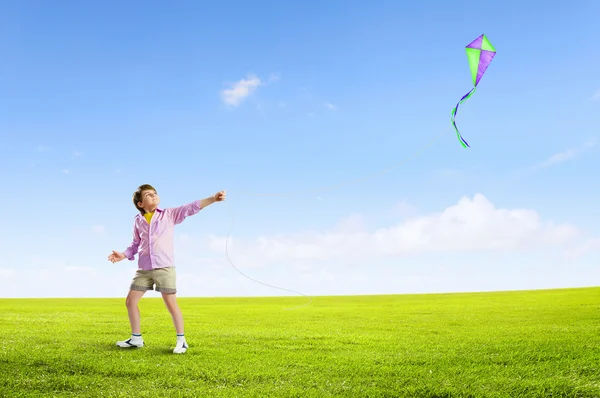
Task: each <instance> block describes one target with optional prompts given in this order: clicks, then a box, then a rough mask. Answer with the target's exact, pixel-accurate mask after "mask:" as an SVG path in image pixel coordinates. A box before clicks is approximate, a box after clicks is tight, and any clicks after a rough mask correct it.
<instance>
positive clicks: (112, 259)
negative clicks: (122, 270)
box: [108, 250, 125, 263]
mask: <svg viewBox="0 0 600 398" xmlns="http://www.w3.org/2000/svg"><path fill="white" fill-rule="evenodd" d="M124 259H125V254H124V253H119V252H117V251H114V250H113V252H112V254H111V255H110V256H108V261H110V262H111V263H117V262H119V261H121V260H124Z"/></svg>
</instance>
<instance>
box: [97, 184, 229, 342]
mask: <svg viewBox="0 0 600 398" xmlns="http://www.w3.org/2000/svg"><path fill="white" fill-rule="evenodd" d="M223 200H225V191H220V192H217V193H216V194H215V195H214V196H211V197H208V198H206V199H202V200H196V201H194V202H191V203H188V204H186V205H183V206H179V207H172V208H167V209H161V208H159V207H158V204H159V203H160V198H159V197H158V194H157V193H156V190H155V189H154V187H152V186H151V185H148V184H145V185H141V186H140V187H139V188H138V189H137V190H136V191H135V192H134V194H133V204H134V206H135V207H136V209H138V211H139V212H140V214H138V215H137V216H136V217H135V220H134V224H133V242H132V243H131V245H129V247H128V248H127V249H125V251H124V252H122V253H120V252H117V251H114V250H113V252H112V254H111V255H109V256H108V260H109V261H111V262H113V263H115V262H118V261H121V260H124V259H125V258H127V259H129V260H130V261H132V260H134V258H135V254H136V253H138V252H139V259H138V270H137V272H136V274H135V276H134V278H133V281H132V282H131V285H130V287H129V294H128V295H127V299H126V300H125V305H126V307H127V313H128V315H129V323H130V324H131V338H129V339H127V340H124V341H118V342H117V346H119V347H124V348H125V347H143V346H144V340H143V339H142V334H141V332H140V310H139V308H138V302H139V301H140V299H141V298H142V296H143V295H144V293H145V292H146V291H147V290H153V286H154V285H155V284H156V291H158V292H160V293H161V295H162V298H163V300H164V302H165V305H166V306H167V309H168V310H169V313H170V314H171V318H172V319H173V325H174V326H175V331H176V332H177V342H176V344H175V349H174V350H173V353H175V354H183V353H184V352H186V350H187V349H188V344H187V342H186V341H185V334H184V332H183V316H182V315H181V310H180V309H179V306H178V305H177V298H176V293H177V288H176V283H175V282H176V277H175V264H174V262H173V257H174V256H173V229H174V227H175V225H177V224H180V223H182V222H183V220H184V219H185V218H186V217H189V216H193V215H194V214H197V213H198V212H199V211H200V210H201V209H204V208H205V207H206V206H208V205H210V204H212V203H214V202H220V201H223Z"/></svg>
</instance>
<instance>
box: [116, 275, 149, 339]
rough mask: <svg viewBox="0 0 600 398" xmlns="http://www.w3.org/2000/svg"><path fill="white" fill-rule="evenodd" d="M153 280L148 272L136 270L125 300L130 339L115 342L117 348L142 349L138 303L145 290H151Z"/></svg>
mask: <svg viewBox="0 0 600 398" xmlns="http://www.w3.org/2000/svg"><path fill="white" fill-rule="evenodd" d="M153 283H154V282H153V280H152V278H151V277H150V275H149V273H148V271H141V270H138V271H137V272H136V274H135V277H134V278H133V281H132V282H131V286H130V287H129V293H128V294H127V298H126V299H125V306H126V307H127V315H128V316H129V324H130V325H131V338H129V339H127V340H123V341H117V345H118V346H119V347H143V346H144V340H143V339H142V334H141V327H140V319H141V315H140V309H139V307H138V303H139V302H140V299H141V298H142V296H143V295H144V294H145V293H146V291H147V290H152V288H153Z"/></svg>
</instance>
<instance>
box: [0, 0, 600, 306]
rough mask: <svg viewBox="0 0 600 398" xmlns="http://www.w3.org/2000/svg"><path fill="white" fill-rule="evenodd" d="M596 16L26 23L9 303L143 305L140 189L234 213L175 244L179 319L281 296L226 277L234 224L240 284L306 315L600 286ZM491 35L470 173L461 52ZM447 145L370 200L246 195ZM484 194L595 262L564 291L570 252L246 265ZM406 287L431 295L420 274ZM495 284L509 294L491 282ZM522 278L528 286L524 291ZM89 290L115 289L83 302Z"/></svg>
mask: <svg viewBox="0 0 600 398" xmlns="http://www.w3.org/2000/svg"><path fill="white" fill-rule="evenodd" d="M598 15H600V3H599V2H597V1H591V0H590V1H577V2H567V3H555V4H553V5H552V7H549V6H547V2H542V1H529V2H526V3H523V2H517V1H503V2H485V1H462V2H460V1H459V2H451V3H448V2H433V1H424V2H415V3H414V4H409V5H407V4H403V3H402V2H396V1H377V2H372V3H369V4H367V3H366V2H348V1H330V2H326V4H325V3H323V2H316V1H313V2H310V1H309V2H295V3H290V2H281V3H280V4H276V3H274V2H266V1H257V2H252V4H250V3H247V2H233V1H222V2H218V4H217V3H214V4H208V3H204V4H200V2H192V1H187V2H185V1H184V2H177V4H175V3H172V4H166V3H161V2H128V3H127V4H125V3H123V2H116V1H106V2H76V1H63V2H60V4H58V5H57V3H52V2H43V1H30V2H12V3H8V2H5V3H3V4H2V5H1V6H0V50H1V52H2V54H3V57H2V58H3V61H2V62H1V63H0V86H1V87H2V89H1V90H0V109H2V112H0V132H1V133H2V137H3V145H2V147H1V149H0V150H1V156H0V170H2V171H1V173H2V187H3V188H2V195H0V196H1V199H0V201H1V204H2V205H3V206H2V208H3V209H4V210H5V214H4V216H3V228H2V229H1V232H0V238H1V239H0V249H2V251H3V253H6V258H5V261H4V262H3V265H1V266H0V275H2V276H3V278H4V279H5V283H6V281H7V280H9V281H10V282H9V283H8V284H9V285H10V286H11V287H10V288H9V289H8V290H7V291H4V292H2V293H0V296H2V295H4V296H7V297H21V296H24V297H32V296H42V297H45V296H88V295H89V296H113V295H114V296H122V295H124V294H125V293H126V289H127V286H128V284H129V280H130V278H131V277H132V276H133V272H134V271H135V263H130V262H127V261H125V262H121V263H117V264H110V263H108V262H107V260H106V257H107V256H108V254H109V253H110V251H111V250H113V249H116V250H124V249H125V247H127V245H128V244H129V242H130V240H131V227H132V225H133V217H134V216H135V214H136V210H135V208H134V207H133V204H132V203H131V194H132V192H133V191H134V190H135V188H136V187H137V186H138V185H140V184H143V183H150V184H153V185H154V186H156V187H157V189H158V191H159V193H160V194H161V196H162V205H163V206H176V205H180V204H183V203H187V202H189V201H191V200H195V199H201V198H204V197H206V196H208V195H212V194H213V193H215V192H217V191H218V190H221V189H226V190H227V191H228V202H227V203H226V204H215V205H214V206H212V207H210V208H208V209H206V211H203V212H202V213H201V214H199V215H197V216H194V217H193V218H192V219H189V220H186V222H184V223H183V224H181V225H180V226H178V227H177V232H178V233H180V234H181V235H179V236H178V238H177V239H178V240H177V243H176V247H177V251H178V253H181V255H179V254H176V256H179V257H178V258H180V259H181V260H177V261H180V262H178V264H177V266H178V270H181V271H180V274H179V275H180V280H181V288H180V292H181V294H182V295H194V296H204V295H238V294H241V295H271V294H282V293H281V292H279V291H276V290H268V289H267V288H264V287H262V286H260V285H257V284H253V282H250V281H248V280H244V279H240V278H241V277H240V276H239V274H235V271H234V270H232V268H230V267H229V264H228V263H227V262H226V258H225V253H224V252H223V251H222V248H223V242H224V241H223V239H224V237H225V236H226V234H227V232H228V231H229V228H230V226H231V212H234V214H235V228H234V231H233V239H234V240H235V239H241V240H243V239H245V240H246V241H245V244H246V245H245V246H244V244H242V243H241V241H240V244H239V246H236V248H235V253H236V255H237V257H236V258H237V260H236V266H237V267H238V268H240V269H242V270H246V271H247V273H248V274H250V275H252V276H253V277H255V278H257V279H259V280H263V281H265V282H267V283H275V284H279V286H285V287H286V288H290V289H300V290H303V291H306V292H307V293H314V294H338V293H339V294H361V293H403V292H411V291H432V292H433V291H436V292H437V291H450V290H486V289H504V290H506V289H512V288H535V287H544V286H549V287H561V286H564V287H567V286H575V285H577V286H579V285H586V286H587V285H594V284H598V282H599V281H600V273H599V272H598V271H597V267H596V268H594V266H593V265H594V264H598V262H599V261H600V241H598V237H600V227H599V226H598V223H597V220H598V219H600V210H598V206H597V203H598V198H599V193H600V188H599V185H598V184H597V183H596V180H597V173H598V170H600V156H598V145H597V139H598V134H599V132H600V131H599V130H600V129H599V126H600V41H599V40H598V39H597V38H598V37H600V24H599V23H598ZM482 33H485V34H486V35H487V36H488V38H489V39H490V41H491V42H492V44H493V45H494V46H495V48H496V50H497V55H496V57H495V58H494V60H493V61H492V64H491V66H490V67H489V69H488V71H487V72H486V74H485V75H484V77H483V79H482V81H481V82H480V84H479V86H478V90H477V92H476V93H475V95H474V96H473V97H472V99H471V100H470V101H469V102H467V103H466V104H464V105H463V106H461V108H460V109H459V113H458V116H457V125H458V126H459V129H460V130H461V133H462V134H463V137H464V138H465V139H466V140H467V142H469V144H470V145H471V148H469V149H463V148H462V147H461V145H460V144H459V142H458V141H457V139H456V136H455V134H454V131H453V129H452V127H451V124H450V112H451V110H452V108H453V107H454V105H455V104H456V102H457V101H458V100H459V99H460V98H461V97H462V96H463V95H464V94H465V93H467V92H468V91H469V90H470V89H471V79H470V72H469V67H468V63H467V58H466V55H465V50H464V47H465V46H466V45H467V44H468V43H469V42H470V41H472V40H474V39H475V38H476V37H478V36H479V35H480V34H482ZM252 79H254V80H252ZM242 80H247V81H254V82H258V81H260V84H258V85H257V86H255V87H254V88H253V89H251V90H250V93H249V94H248V95H247V96H238V97H237V100H238V101H239V102H237V103H235V104H228V103H226V101H224V98H225V97H224V96H223V91H224V90H228V89H231V88H232V87H233V86H234V85H235V84H236V83H239V82H240V81H242ZM444 132H445V134H443V135H442V136H441V138H440V139H439V140H437V141H436V142H435V143H434V144H433V145H432V146H430V147H429V148H427V149H426V150H425V151H423V152H422V153H421V154H420V155H419V156H417V157H416V158H414V159H412V160H411V161H410V162H407V163H405V164H404V165H402V166H400V167H398V168H397V169H395V170H393V171H391V172H389V173H386V174H383V175H381V176H378V177H376V178H372V179H369V180H367V181H364V182H361V183H357V184H353V185H348V186H343V187H340V188H339V189H336V190H331V191H324V192H304V193H301V194H297V195H292V196H273V197H262V196H247V195H244V193H247V192H252V193H269V192H288V191H296V190H300V191H302V190H311V189H314V188H319V187H326V186H331V185H336V184H339V183H341V182H344V181H348V180H353V179H357V178H360V177H364V176H368V175H370V174H371V173H375V172H378V171H381V170H384V169H386V168H388V167H390V166H393V165H395V164H398V163H399V162H402V161H403V160H404V159H407V158H409V157H411V156H412V155H414V154H415V153H416V152H417V151H419V150H421V149H422V148H423V147H425V146H426V145H427V143H428V142H429V141H430V140H432V139H433V138H434V137H436V136H437V135H439V134H440V133H444ZM477 194H481V195H483V197H485V198H486V200H488V201H489V202H491V203H492V204H493V206H495V207H497V208H501V209H531V210H532V211H535V212H537V214H538V215H539V217H540V219H542V220H543V222H546V221H547V220H552V222H553V223H555V224H565V223H566V224H570V225H573V226H575V227H576V228H577V229H578V231H580V236H579V237H578V238H577V239H578V240H577V241H576V242H575V241H573V242H571V243H569V245H571V246H568V248H566V249H565V250H567V251H568V250H574V249H573V248H575V247H578V248H586V249H585V250H583V249H581V250H580V251H581V254H580V255H578V256H576V258H575V257H572V256H570V257H568V260H564V261H562V260H561V261H558V260H556V261H557V263H556V264H554V265H552V267H551V266H550V265H549V263H547V261H548V258H552V259H556V258H557V257H556V256H554V254H552V255H551V254H549V253H550V251H549V250H550V249H546V248H544V247H536V248H535V249H531V251H530V250H529V249H526V248H524V247H521V246H519V247H518V249H514V250H513V249H506V250H504V249H502V250H504V251H502V253H505V254H503V255H498V254H497V253H496V252H494V251H493V250H492V251H485V250H483V249H482V250H471V249H468V248H465V249H464V250H463V249H460V250H458V251H453V252H452V253H446V252H443V250H442V252H441V253H440V252H439V251H435V250H433V252H434V253H433V254H431V253H429V252H428V249H427V248H424V249H422V250H419V251H417V252H416V253H415V254H412V255H411V256H409V257H408V258H409V259H410V260H407V259H406V257H404V256H394V255H392V256H391V257H387V258H385V259H380V260H378V259H375V258H374V259H373V263H372V264H364V263H363V264H362V265H361V264H351V261H350V260H349V259H345V258H343V257H335V256H334V257H335V258H336V260H335V261H334V260H331V259H330V257H327V255H324V256H325V257H323V258H324V260H318V261H317V260H315V261H312V260H310V259H307V260H302V261H304V262H302V261H301V262H302V264H301V265H299V263H298V261H300V260H298V258H297V254H296V257H294V256H295V255H294V254H290V253H288V254H287V256H288V257H289V261H287V260H286V258H288V257H285V255H282V256H284V257H282V259H281V260H277V261H279V262H277V261H276V263H268V261H266V260H265V259H266V258H268V257H269V256H270V255H271V254H269V253H267V252H261V254H256V256H255V257H253V260H252V261H249V260H248V262H246V263H245V262H244V259H249V258H250V257H251V255H250V254H248V255H247V256H246V252H245V251H244V247H246V248H248V250H251V249H252V248H253V247H256V246H257V244H258V243H257V242H260V240H257V239H258V237H260V236H265V237H269V239H275V240H276V239H278V238H277V236H283V235H286V236H287V234H296V233H299V232H301V233H304V234H308V233H313V234H317V235H318V234H322V233H324V232H323V231H327V230H330V229H331V228H333V226H335V225H338V223H339V222H340V220H344V219H346V221H342V224H343V225H344V227H343V228H345V229H344V231H345V232H344V233H346V232H348V231H352V228H359V229H360V230H361V231H363V232H364V231H369V233H375V232H376V231H377V230H379V229H382V228H384V229H385V228H390V227H391V226H393V225H397V224H399V223H404V222H409V221H410V220H413V219H419V217H428V215H431V214H435V213H440V212H443V211H444V209H446V208H448V207H451V206H454V205H456V204H457V203H458V202H459V201H460V200H461V198H462V197H468V198H471V199H472V198H474V197H475V196H476V195H477ZM499 214H501V213H499ZM502 214H503V213H502ZM358 215H360V217H359V218H357V217H358ZM347 217H351V219H352V220H355V221H356V220H358V219H360V221H356V222H358V224H360V225H359V226H357V225H354V224H352V222H353V221H350V224H352V225H349V224H348V220H347ZM494 217H495V216H494ZM498 217H502V215H498ZM500 224H502V225H505V224H503V223H500ZM511 225H512V224H511ZM361 228H362V229H361ZM499 228H500V227H499ZM302 231H303V232H302ZM349 233H351V232H349ZM365 233H366V232H365ZM498 233H499V232H498ZM503 233H504V232H503ZM211 234H212V235H214V237H213V238H214V239H215V240H214V244H213V245H212V246H211V245H210V244H208V243H206V242H207V241H209V240H210V239H213V238H210V236H211ZM506 234H508V235H510V236H516V235H515V234H512V233H510V232H506ZM508 235H507V236H508ZM503 236H504V235H503ZM290 239H291V238H290ZM311 239H312V238H311ZM394 239H397V240H396V241H394V240H393V239H392V241H390V242H391V243H390V245H391V246H403V245H407V243H406V242H408V241H403V240H402V239H403V238H398V237H396V238H394ZM211 242H212V241H211ZM561 242H562V241H561ZM561 244H562V243H561ZM523 245H525V243H523ZM509 246H510V245H509ZM517 246H518V245H517ZM511 247H512V246H511ZM550 247H551V248H556V245H554V244H551V245H550ZM273 250H274V249H273ZM299 250H302V249H299ZM319 250H320V249H319ZM323 250H325V249H323ZM332 250H333V249H332ZM340 250H342V251H343V249H340ZM365 250H366V251H365V253H366V254H365V256H366V257H367V258H370V257H369V256H370V255H369V252H368V250H370V249H365ZM296 253H297V251H296ZM495 253H496V254H495ZM569 253H571V252H569ZM261 256H262V257H261ZM436 256H438V257H436ZM503 256H506V257H503ZM559 257H560V256H559ZM278 258H279V257H278ZM491 258H493V261H491V260H489V259H491ZM263 260H264V261H263ZM440 261H442V262H444V264H446V266H447V267H448V269H447V272H448V274H447V275H446V277H445V278H443V277H441V276H440V279H439V281H437V282H435V283H434V282H433V279H428V276H427V275H429V277H431V278H433V276H431V275H432V272H433V271H432V270H433V269H434V268H435V267H438V266H440V264H441V263H440ZM250 263H252V264H254V265H252V266H251V265H249V264H250ZM407 263H410V264H413V265H414V266H411V268H410V270H411V271H410V272H409V271H407V269H406V267H404V265H402V266H401V265H399V264H407ZM488 263H489V269H490V270H492V269H493V270H494V271H493V272H494V273H495V274H493V275H496V276H494V277H492V276H490V275H492V274H490V273H484V274H481V272H483V271H482V268H481V267H483V268H484V269H485V267H487V266H486V265H482V264H488ZM291 264H297V266H292V265H291ZM518 264H530V266H528V267H525V266H523V268H519V267H518ZM509 265H510V266H509ZM546 265H548V267H550V268H547V269H546V268H544V267H545V266H546ZM403 267H404V268H403ZM432 267H434V268H432ZM512 267H516V268H512ZM399 269H403V270H404V271H402V272H400V271H399ZM44 270H45V271H44ZM390 270H396V271H397V272H398V273H394V272H396V271H394V272H392V271H390ZM490 272H492V271H490ZM516 272H518V273H519V275H521V273H525V275H526V277H524V278H517V279H519V280H517V281H516V278H515V277H514V276H515V273H516ZM45 273H47V274H45ZM434 273H435V272H434ZM497 273H501V274H502V275H503V277H502V278H500V277H498V274H497ZM480 274H481V275H480ZM41 275H49V276H48V277H47V278H46V277H42V276H41ZM418 275H421V276H418ZM423 275H424V276H423ZM440 275H441V274H440ZM477 275H480V276H477ZM565 275H568V276H569V277H570V278H572V279H568V278H565ZM44 278H46V279H44ZM48 278H50V279H48ZM52 278H54V279H52ZM90 278H92V279H93V280H96V281H98V283H97V286H96V287H94V288H88V289H87V290H86V289H83V288H81V287H80V286H79V285H80V281H81V280H85V281H87V283H88V284H89V282H90ZM340 278H349V279H340ZM411 278H413V279H411ZM452 278H456V280H454V279H452ZM544 278H545V279H544ZM49 280H50V281H55V282H48V281H49ZM36 281H37V282H36ZM341 281H345V282H343V283H342V282H341ZM351 281H354V282H352V283H351ZM538 281H541V282H539V283H537V282H538ZM332 282H333V283H332ZM492 282H494V283H496V282H497V283H496V284H494V283H492ZM53 284H54V285H53ZM342 285H343V286H345V288H342V287H340V286H342ZM111 289H112V290H111ZM344 289H345V290H344Z"/></svg>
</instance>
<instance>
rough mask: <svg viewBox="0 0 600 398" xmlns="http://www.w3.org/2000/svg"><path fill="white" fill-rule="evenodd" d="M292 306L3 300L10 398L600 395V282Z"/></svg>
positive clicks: (2, 364)
mask: <svg viewBox="0 0 600 398" xmlns="http://www.w3.org/2000/svg"><path fill="white" fill-rule="evenodd" d="M305 301H306V298H304V297H289V298H219V299H200V298H198V299H195V298H194V299H193V298H180V299H179V303H180V306H181V308H182V310H183V314H184V318H185V322H186V337H187V340H188V343H189V344H190V349H189V350H188V352H187V353H185V354H183V355H175V354H173V353H172V349H173V347H174V344H175V331H174V329H173V326H172V323H171V318H170V315H169V314H168V312H167V310H166V308H165V306H164V304H163V303H162V301H161V299H160V298H154V297H146V298H143V299H142V301H141V302H140V310H141V313H142V333H143V336H144V340H145V342H146V347H144V348H141V349H122V348H118V347H117V346H116V345H115V342H116V340H121V339H125V338H127V337H128V336H129V334H130V332H131V330H130V329H129V322H128V319H127V312H126V309H125V305H124V303H125V300H124V299H1V300H0V395H1V396H5V397H24V396H28V397H29V396H31V397H35V396H53V397H86V396H90V397H91V396H102V397H160V396H165V397H167V396H168V397H274V396H277V397H334V396H336V397H344V396H348V397H600V288H581V289H557V290H544V291H524V292H497V293H466V294H435V295H433V294H432V295H394V296H348V297H313V302H312V304H310V305H309V306H305V307H301V308H298V309H295V310H291V311H290V310H285V308H288V307H290V306H297V305H301V304H303V303H304V302H305Z"/></svg>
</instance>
